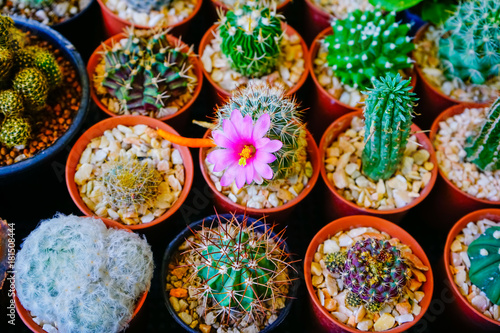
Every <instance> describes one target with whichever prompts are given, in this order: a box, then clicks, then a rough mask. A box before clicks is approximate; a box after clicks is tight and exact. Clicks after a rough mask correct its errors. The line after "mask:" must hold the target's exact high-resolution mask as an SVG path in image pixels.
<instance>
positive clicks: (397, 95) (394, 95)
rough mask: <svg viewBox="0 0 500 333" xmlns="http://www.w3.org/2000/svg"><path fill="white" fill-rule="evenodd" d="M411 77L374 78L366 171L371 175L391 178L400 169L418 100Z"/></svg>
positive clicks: (366, 113)
mask: <svg viewBox="0 0 500 333" xmlns="http://www.w3.org/2000/svg"><path fill="white" fill-rule="evenodd" d="M409 84H410V81H409V80H402V79H401V76H400V75H399V74H397V75H396V76H392V75H390V74H387V76H386V77H385V78H383V77H382V78H380V80H377V79H374V80H373V85H374V87H373V88H372V89H368V90H369V91H368V93H367V94H368V98H367V99H366V102H365V104H366V106H365V109H364V116H365V139H364V141H365V147H364V148H363V153H362V156H361V164H362V171H363V173H364V174H365V175H367V176H368V177H370V178H371V179H373V180H375V181H378V180H379V179H384V180H386V179H388V178H390V177H391V176H392V175H393V174H394V172H396V170H397V169H398V167H399V165H400V163H401V159H402V158H403V153H404V151H405V149H406V144H407V143H408V137H409V136H410V126H411V123H412V122H411V119H412V116H413V115H412V113H413V107H414V103H415V101H416V100H417V98H416V97H415V96H414V95H415V94H414V93H411V92H409V91H410V89H411V87H410V86H409Z"/></svg>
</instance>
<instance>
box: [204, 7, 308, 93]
mask: <svg viewBox="0 0 500 333" xmlns="http://www.w3.org/2000/svg"><path fill="white" fill-rule="evenodd" d="M199 50H200V51H199V52H200V56H201V62H202V63H203V73H204V74H205V77H206V78H207V80H208V81H209V82H210V84H211V86H212V87H213V89H214V96H218V101H219V102H223V101H224V100H225V99H226V98H228V97H229V96H230V93H231V91H232V90H234V89H236V88H238V87H239V86H244V85H246V84H247V83H249V82H255V81H258V82H265V83H268V84H270V85H272V86H275V85H280V86H283V87H284V88H286V90H287V94H290V95H291V94H293V93H295V92H296V91H297V90H298V89H299V88H300V87H301V86H302V85H303V84H304V82H305V80H306V78H307V74H308V67H307V65H306V62H305V59H306V58H307V46H306V44H305V42H304V41H303V40H302V37H300V35H299V34H298V33H297V32H296V31H295V30H294V29H293V28H292V27H290V26H289V25H286V24H285V23H284V22H283V17H282V16H281V15H279V14H277V13H276V11H275V10H274V9H270V8H268V7H265V6H264V4H263V3H261V2H257V3H255V4H252V5H243V6H237V7H235V8H234V9H233V10H231V11H228V12H227V13H225V14H223V15H221V17H220V19H219V22H218V23H216V24H215V25H213V26H212V27H211V28H210V29H209V30H208V31H207V32H206V33H205V35H204V36H203V38H202V40H201V42H200V48H199Z"/></svg>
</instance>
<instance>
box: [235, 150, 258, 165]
mask: <svg viewBox="0 0 500 333" xmlns="http://www.w3.org/2000/svg"><path fill="white" fill-rule="evenodd" d="M254 151H255V148H254V147H253V146H252V145H245V146H244V147H243V149H242V150H241V153H240V157H241V158H240V160H239V161H238V164H239V165H241V166H245V165H247V159H249V158H250V157H252V156H253V153H254Z"/></svg>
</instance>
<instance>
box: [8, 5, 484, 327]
mask: <svg viewBox="0 0 500 333" xmlns="http://www.w3.org/2000/svg"><path fill="white" fill-rule="evenodd" d="M209 5H210V3H209V1H207V0H205V4H204V5H203V7H202V9H201V10H200V12H199V13H198V15H197V16H196V17H195V19H194V21H193V22H192V24H191V27H190V31H189V34H188V35H187V36H183V40H185V41H187V42H188V43H193V44H195V45H196V47H197V46H198V43H199V41H200V39H201V37H202V35H203V34H204V33H205V31H206V30H207V29H208V27H209V26H210V25H211V24H213V22H214V20H213V17H211V16H210V14H209V13H210V8H209ZM304 6H305V5H304V3H303V2H302V1H299V0H296V1H295V2H294V3H293V4H292V6H291V8H290V9H289V10H287V12H286V13H285V16H286V19H287V22H288V23H289V24H290V25H291V26H293V27H294V28H295V29H296V30H298V31H299V32H300V33H301V34H302V35H305V28H306V27H305V22H304V21H303V20H304ZM96 12H97V11H96ZM85 24H86V25H88V26H86V25H81V26H80V27H79V29H80V32H84V33H86V34H87V36H86V37H85V40H82V39H73V41H76V43H77V45H85V46H86V47H83V48H80V49H79V51H80V52H81V54H82V57H83V58H84V60H86V59H87V58H88V57H89V56H90V54H91V52H92V51H93V49H94V48H95V47H96V46H97V45H98V43H99V41H100V40H104V34H103V31H102V27H101V26H100V17H96V16H93V18H92V20H91V21H89V22H87V23H85ZM88 28H91V29H90V30H92V29H93V30H95V31H97V33H94V34H90V33H88V31H89V29H88ZM306 42H307V43H308V45H310V43H311V40H306ZM196 50H197V48H196ZM312 84H313V83H312V80H311V79H310V78H309V79H308V81H307V82H306V85H305V87H304V88H303V89H302V91H301V92H300V95H299V96H298V97H299V100H300V101H302V105H303V106H304V107H306V108H307V106H308V105H310V103H309V101H310V98H309V97H310V94H309V89H310V88H311V87H312ZM207 87H208V82H207V81H205V82H204V89H203V90H202V93H201V95H200V97H199V98H198V100H197V101H196V102H195V104H194V105H193V108H192V118H194V119H198V120H205V116H207V115H210V114H211V112H212V110H213V107H214V104H213V102H212V99H211V96H208V93H207ZM417 92H418V90H417ZM418 111H419V112H425V110H418ZM307 112H314V110H308V111H307ZM307 112H306V113H307ZM104 118H105V114H104V113H103V112H101V111H100V110H99V109H98V108H97V107H96V106H95V105H93V104H92V105H91V109H90V112H89V116H88V117H87V120H86V122H85V125H84V126H83V128H82V130H81V132H80V133H79V135H80V134H82V133H83V131H84V130H86V129H87V128H89V127H90V126H91V125H92V124H94V123H96V122H98V121H99V120H102V119H104ZM416 122H417V123H418V119H416ZM177 130H179V131H180V132H181V133H183V134H185V135H187V136H191V137H201V136H202V135H203V133H204V129H202V128H200V127H197V126H195V125H189V126H188V127H186V128H185V129H184V130H182V129H177ZM79 135H77V137H78V136H79ZM75 140H76V138H75V139H74V140H72V142H70V144H69V145H68V147H66V150H64V151H63V152H62V153H60V154H58V155H57V157H56V158H55V159H54V160H53V161H51V162H49V163H47V164H45V165H42V166H40V167H39V168H37V169H36V170H34V171H31V172H29V173H27V174H24V175H21V176H18V177H15V178H10V179H0V216H1V217H2V218H3V219H6V220H7V221H8V222H9V223H14V224H15V240H16V247H17V248H19V247H20V245H21V243H22V241H23V239H24V238H25V237H26V236H27V235H28V234H29V233H30V232H31V231H32V230H33V229H34V228H35V227H36V226H37V224H38V223H39V221H40V220H43V219H48V218H51V217H52V216H54V214H55V213H56V212H61V213H65V214H76V215H80V214H81V212H80V211H79V210H78V208H77V207H76V206H75V205H74V203H73V201H72V200H71V198H70V196H69V193H68V191H67V189H66V184H65V181H64V166H65V162H66V158H67V155H68V152H69V150H70V149H71V147H72V144H73V143H74V142H75ZM191 153H192V156H193V160H194V167H195V177H194V183H193V189H192V191H191V193H190V195H189V196H188V198H187V200H186V201H185V203H184V205H183V206H182V207H181V209H180V210H179V211H178V212H177V213H176V214H174V216H173V217H171V218H169V219H168V220H167V221H165V222H164V223H162V224H160V225H159V226H158V227H155V228H154V229H153V230H148V229H146V230H145V231H144V232H142V233H143V234H144V235H145V236H146V238H147V239H148V242H149V243H150V244H151V245H152V247H153V253H154V256H155V263H156V269H155V276H154V278H153V281H152V286H151V290H150V292H149V294H148V297H147V300H146V302H145V304H144V306H143V308H142V309H141V311H140V313H139V315H138V316H137V317H136V318H134V320H133V321H132V323H131V327H130V328H129V330H128V331H130V332H132V331H134V332H135V331H137V332H182V331H183V330H182V328H181V327H180V326H179V325H178V324H177V323H176V322H175V321H174V320H173V318H172V317H171V316H170V315H169V314H168V312H167V309H166V307H165V304H164V299H163V293H162V290H163V288H164V286H165V283H164V281H160V280H161V278H160V276H161V272H160V270H161V263H162V259H163V254H164V252H165V249H166V247H167V246H168V244H169V242H170V241H171V240H172V239H173V238H174V237H175V235H176V234H177V233H178V232H180V231H181V230H182V229H183V228H184V227H185V226H186V225H187V224H188V223H190V222H193V221H196V220H199V219H201V218H203V217H205V216H208V215H212V214H213V213H214V210H213V207H212V201H211V196H210V191H209V189H208V186H207V185H206V183H205V181H204V180H203V177H202V176H201V173H200V171H199V167H198V150H197V149H192V150H191ZM323 190H324V188H323V181H322V179H321V177H320V179H318V184H317V186H316V187H315V189H314V190H313V192H312V193H311V194H310V195H309V196H308V197H307V198H306V199H305V200H304V201H303V202H302V203H301V204H300V205H298V207H297V208H296V210H295V212H294V214H292V215H291V217H290V218H289V220H288V221H287V223H286V224H287V232H286V237H287V239H288V240H287V241H288V246H289V248H290V249H291V251H292V252H294V253H295V254H297V256H298V257H299V258H303V257H304V254H305V252H306V249H307V246H308V245H309V241H310V240H311V239H312V238H313V236H314V234H315V233H316V232H317V231H318V230H319V229H321V228H322V227H323V226H324V225H326V224H327V223H328V222H330V221H329V220H328V219H327V218H326V217H325V215H324V211H323V210H324V209H325V207H326V206H325V204H324V200H323ZM442 199H443V198H439V197H436V195H434V196H432V195H431V196H430V197H429V198H427V199H426V200H425V201H424V202H423V203H422V204H421V205H420V206H417V207H416V208H415V209H413V210H411V211H410V212H409V213H408V214H407V215H406V217H405V218H404V219H403V220H402V221H401V222H400V226H401V227H403V228H404V229H405V230H407V231H408V232H409V233H410V234H411V235H412V236H413V237H414V238H415V239H416V240H417V241H418V242H419V243H420V245H421V246H422V247H423V248H424V250H425V251H426V253H427V256H428V257H429V260H430V261H431V263H432V268H433V271H434V279H435V290H434V296H433V301H432V303H431V306H430V308H429V310H428V311H427V313H426V315H425V316H424V317H423V319H422V320H421V321H420V322H419V323H418V324H416V325H415V326H414V328H413V329H412V330H411V332H415V333H417V332H451V331H455V332H479V331H481V330H480V329H477V328H474V327H468V326H466V325H465V324H464V323H462V322H461V319H462V318H461V316H463V315H461V314H460V313H459V312H454V305H455V304H454V301H453V300H451V299H450V298H449V297H450V291H449V288H448V287H447V286H446V285H445V284H444V280H445V279H444V275H443V274H442V272H441V270H442V262H441V258H442V252H443V248H444V243H445V240H446V235H447V232H448V230H449V229H450V228H451V225H450V224H449V223H450V222H452V221H450V219H449V218H448V219H447V218H446V214H445V215H444V216H445V217H444V218H443V217H438V215H439V214H438V213H443V212H442V211H440V209H439V206H440V203H439V201H440V200H442ZM441 215H442V214H441ZM300 273H301V272H300ZM301 276H302V274H301ZM8 287H9V284H8V281H7V282H6V284H5V286H4V288H3V291H2V292H1V293H0V296H1V297H0V332H29V330H28V329H27V328H26V327H25V325H24V324H23V322H22V321H21V319H20V318H19V317H16V321H15V323H16V325H15V326H11V325H7V320H8V317H7V313H6V311H7V306H8V304H9V303H8V302H9V298H8V297H7V289H8ZM309 309H310V304H309V301H308V295H307V291H306V288H305V284H304V282H303V281H302V282H301V286H300V289H299V295H298V297H297V299H296V300H295V301H294V304H293V307H292V311H291V313H290V314H289V316H288V317H287V318H286V319H285V321H284V322H283V323H282V324H281V325H280V327H279V328H278V329H277V330H276V332H278V333H288V332H317V329H316V328H315V327H314V326H313V325H314V320H313V318H312V316H311V315H310V314H309Z"/></svg>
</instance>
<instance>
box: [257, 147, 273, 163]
mask: <svg viewBox="0 0 500 333" xmlns="http://www.w3.org/2000/svg"><path fill="white" fill-rule="evenodd" d="M274 161H276V156H274V155H273V154H271V153H268V152H265V151H262V150H257V151H256V152H255V155H254V160H253V162H254V163H255V162H258V163H266V164H269V163H272V162H274Z"/></svg>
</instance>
